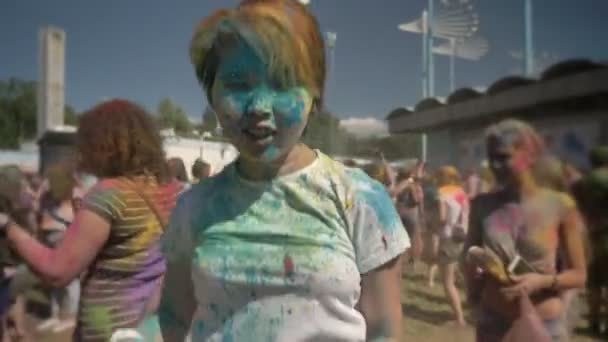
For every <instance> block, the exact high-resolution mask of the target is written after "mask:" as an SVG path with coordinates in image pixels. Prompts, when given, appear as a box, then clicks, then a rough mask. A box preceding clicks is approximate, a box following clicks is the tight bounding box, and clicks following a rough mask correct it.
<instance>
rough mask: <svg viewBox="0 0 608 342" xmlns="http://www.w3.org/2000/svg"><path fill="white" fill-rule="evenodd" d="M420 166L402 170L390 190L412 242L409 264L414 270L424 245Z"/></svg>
mask: <svg viewBox="0 0 608 342" xmlns="http://www.w3.org/2000/svg"><path fill="white" fill-rule="evenodd" d="M419 166H420V165H419V164H418V165H415V166H410V167H408V168H405V169H404V170H403V171H402V172H400V174H399V175H398V177H397V179H396V182H395V183H396V184H395V185H394V186H393V187H392V189H390V191H389V193H390V194H391V195H393V197H394V198H395V206H396V207H397V212H398V213H399V217H401V222H402V223H403V225H404V226H405V230H406V231H407V234H408V236H409V237H410V240H411V242H412V248H410V250H409V251H408V254H409V255H408V264H409V265H411V266H412V270H415V269H416V265H417V264H418V262H419V261H420V259H421V256H422V248H423V247H424V246H423V240H422V232H421V228H422V220H423V215H424V207H423V201H424V193H423V191H422V186H421V185H420V179H421V177H419V175H418V173H419V172H418V169H419Z"/></svg>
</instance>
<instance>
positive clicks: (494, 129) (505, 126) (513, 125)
mask: <svg viewBox="0 0 608 342" xmlns="http://www.w3.org/2000/svg"><path fill="white" fill-rule="evenodd" d="M493 139H496V140H499V141H503V142H506V143H507V144H508V145H509V146H511V147H518V148H523V149H525V150H526V151H527V152H528V153H530V154H531V155H532V156H533V157H535V158H536V159H538V158H540V157H541V156H542V155H543V154H544V153H545V142H544V140H543V138H542V137H541V136H540V135H539V134H538V132H537V131H536V130H535V129H534V127H532V126H531V125H529V124H528V123H526V122H524V121H521V120H516V119H506V120H502V121H500V122H498V123H497V124H494V125H492V126H490V127H488V129H487V130H486V143H489V142H490V141H491V140H493Z"/></svg>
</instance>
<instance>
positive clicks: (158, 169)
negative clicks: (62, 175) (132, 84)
mask: <svg viewBox="0 0 608 342" xmlns="http://www.w3.org/2000/svg"><path fill="white" fill-rule="evenodd" d="M76 144H77V149H78V153H79V168H80V169H81V170H82V171H85V172H88V173H90V174H93V175H95V176H96V177H97V178H111V177H120V176H135V175H144V174H149V175H153V176H156V177H157V179H159V180H164V177H166V166H165V153H164V150H163V145H162V139H161V136H160V132H159V129H158V127H157V126H156V124H155V122H154V120H153V119H152V117H151V116H150V115H149V114H148V113H147V112H146V111H145V110H144V109H143V108H142V107H140V106H139V105H136V104H134V103H132V102H130V101H127V100H121V99H117V100H110V101H106V102H103V103H101V104H99V105H97V106H95V107H93V108H92V109H90V110H88V111H87V112H85V113H84V114H82V115H81V117H80V121H79V125H78V131H77V133H76Z"/></svg>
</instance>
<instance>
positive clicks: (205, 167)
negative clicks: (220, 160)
mask: <svg viewBox="0 0 608 342" xmlns="http://www.w3.org/2000/svg"><path fill="white" fill-rule="evenodd" d="M191 171H192V184H197V183H199V182H200V181H202V180H203V179H205V178H207V177H209V176H211V165H209V163H207V162H205V161H204V160H202V159H201V158H197V159H196V160H195V161H194V164H192V170H191Z"/></svg>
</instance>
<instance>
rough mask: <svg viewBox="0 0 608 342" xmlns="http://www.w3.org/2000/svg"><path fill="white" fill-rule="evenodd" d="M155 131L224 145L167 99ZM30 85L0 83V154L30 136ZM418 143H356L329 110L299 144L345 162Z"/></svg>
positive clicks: (413, 150)
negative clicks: (339, 157) (347, 158)
mask: <svg viewBox="0 0 608 342" xmlns="http://www.w3.org/2000/svg"><path fill="white" fill-rule="evenodd" d="M155 114H156V120H157V123H158V125H159V128H161V129H173V130H174V132H175V134H176V135H178V136H182V137H190V138H197V137H200V136H201V135H202V134H204V133H205V132H206V134H205V135H207V136H211V139H214V140H224V139H223V137H222V136H221V129H218V123H217V118H216V116H215V113H214V112H213V110H212V109H211V108H209V107H207V108H206V109H205V111H204V112H203V113H202V116H201V117H202V121H201V122H200V123H194V122H193V121H192V120H191V119H190V117H189V116H188V115H187V113H186V111H185V110H184V109H183V108H182V107H181V106H179V105H178V104H176V103H175V102H174V101H173V100H172V99H171V98H169V97H166V98H163V99H161V100H160V101H159V103H158V106H157V108H156V111H155ZM36 120H37V114H36V82H35V81H27V80H21V79H17V78H10V79H8V80H0V149H17V148H19V146H20V145H21V144H22V143H23V142H25V141H31V140H33V139H35V137H36V129H37V128H36V127H37V126H36ZM64 121H65V124H66V125H73V126H77V125H78V114H77V113H76V111H75V110H74V108H73V107H72V106H70V105H69V104H66V105H65V117H64ZM418 141H419V139H418V138H417V137H416V136H412V135H399V136H388V137H374V138H361V137H357V136H355V135H352V134H350V133H349V132H347V131H345V130H344V129H343V128H342V127H340V120H339V119H338V118H337V117H336V116H335V115H333V114H332V113H331V112H329V111H321V112H319V113H315V114H314V115H312V116H311V118H310V122H309V124H308V127H307V129H306V133H305V135H304V137H303V142H305V143H306V144H308V145H309V146H311V147H313V148H317V149H320V150H321V151H323V152H325V153H328V154H331V155H340V156H345V157H353V158H355V157H359V158H369V157H375V156H377V152H378V151H383V153H384V155H385V156H386V158H388V159H400V158H407V157H415V156H417V154H418V151H419V150H420V149H419V147H420V145H419V142H418Z"/></svg>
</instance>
